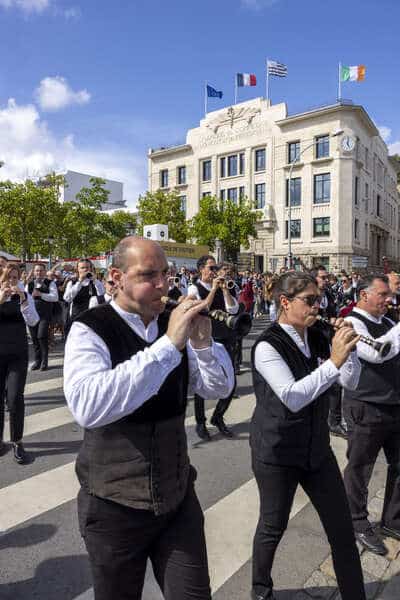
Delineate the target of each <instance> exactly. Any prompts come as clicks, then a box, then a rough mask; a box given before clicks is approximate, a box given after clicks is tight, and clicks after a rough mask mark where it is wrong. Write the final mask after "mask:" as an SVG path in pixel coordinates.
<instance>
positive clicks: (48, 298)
mask: <svg viewBox="0 0 400 600" xmlns="http://www.w3.org/2000/svg"><path fill="white" fill-rule="evenodd" d="M34 281H35V282H37V283H41V281H40V280H37V279H35V280H34ZM33 289H35V288H33ZM25 292H26V293H27V294H29V284H27V285H26V286H25ZM40 299H41V300H44V301H45V302H58V290H57V286H56V284H55V282H54V281H50V284H49V293H48V294H46V293H44V292H40Z"/></svg>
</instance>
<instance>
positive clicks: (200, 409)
mask: <svg viewBox="0 0 400 600" xmlns="http://www.w3.org/2000/svg"><path fill="white" fill-rule="evenodd" d="M215 341H216V342H218V343H220V344H223V345H224V347H225V349H226V351H227V352H228V354H229V358H230V359H231V362H232V365H233V366H234V354H235V341H234V340H229V341H228V340H215ZM235 388H236V377H235V385H234V386H233V390H232V391H231V393H230V394H229V396H227V397H226V398H221V399H220V400H218V402H217V405H216V407H215V409H214V414H213V417H216V418H218V417H223V416H224V414H225V413H226V411H227V410H228V408H229V405H230V403H231V402H232V398H233V394H234V393H235ZM194 416H195V419H196V423H205V422H206V411H205V406H204V398H202V397H201V396H199V395H198V394H195V395H194Z"/></svg>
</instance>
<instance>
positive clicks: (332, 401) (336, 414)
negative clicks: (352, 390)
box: [327, 383, 342, 425]
mask: <svg viewBox="0 0 400 600" xmlns="http://www.w3.org/2000/svg"><path fill="white" fill-rule="evenodd" d="M327 393H328V394H329V418H328V421H329V425H340V424H341V422H342V387H341V386H340V385H339V384H338V383H334V384H333V385H332V386H331V387H330V388H329V390H328V392H327Z"/></svg>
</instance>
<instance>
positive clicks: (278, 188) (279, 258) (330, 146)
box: [148, 98, 400, 271]
mask: <svg viewBox="0 0 400 600" xmlns="http://www.w3.org/2000/svg"><path fill="white" fill-rule="evenodd" d="M148 178H149V180H148V188H149V190H150V191H155V190H156V189H163V190H165V191H168V190H172V189H176V190H177V191H178V192H179V193H180V195H181V198H182V205H183V207H184V208H185V210H186V214H187V218H191V217H192V216H193V215H195V214H196V212H197V211H198V207H199V201H200V199H201V198H202V197H203V196H207V195H210V194H211V195H215V196H217V197H220V198H222V199H224V198H230V199H232V200H233V201H235V202H237V201H238V199H239V198H240V197H241V196H246V197H248V198H250V199H251V200H252V202H253V203H254V207H255V209H259V210H260V211H262V219H261V220H260V221H259V223H258V237H257V239H254V240H251V244H250V249H249V250H248V251H245V252H242V253H241V256H240V262H241V265H242V267H244V266H252V267H255V268H257V269H259V270H276V269H279V268H280V267H281V266H283V265H284V264H286V260H287V255H288V250H289V248H288V246H289V241H288V237H289V236H288V232H289V226H288V220H289V214H288V212H289V210H288V190H289V183H288V182H289V178H290V181H291V184H290V196H291V206H292V210H291V217H290V222H291V227H290V231H291V236H290V237H291V250H292V255H293V257H294V259H293V260H294V263H295V264H300V262H303V263H304V264H305V265H306V266H307V267H310V266H312V265H313V264H319V263H324V264H326V265H327V266H328V267H329V268H330V269H331V270H335V271H336V270H339V269H341V268H345V269H348V270H351V269H353V268H358V269H360V268H367V267H368V268H381V267H382V266H383V260H384V257H386V262H388V263H389V265H390V266H392V267H395V268H397V267H398V263H399V259H400V238H399V195H398V192H397V166H396V162H395V161H393V159H391V158H390V157H389V156H388V149H387V146H386V144H385V143H384V141H383V140H382V138H381V137H380V135H379V131H378V130H377V128H376V126H375V125H374V123H373V121H372V120H371V118H370V117H369V116H368V114H367V112H366V111H365V109H364V108H363V107H362V106H357V105H354V104H352V103H349V102H346V103H337V104H334V105H331V106H323V107H320V108H316V109H314V110H310V111H307V112H304V113H300V114H295V115H291V116H288V113H287V107H286V104H284V103H281V104H276V105H271V104H270V103H269V101H267V100H265V99H263V98H256V99H254V100H250V101H248V102H242V103H240V104H236V105H235V106H231V107H229V108H224V109H221V110H218V111H214V112H210V113H208V114H207V115H206V117H205V118H204V119H202V120H201V122H200V126H199V127H196V128H194V129H190V130H189V131H188V132H187V136H186V143H185V144H183V145H178V146H173V147H167V148H159V149H151V150H150V151H149V154H148Z"/></svg>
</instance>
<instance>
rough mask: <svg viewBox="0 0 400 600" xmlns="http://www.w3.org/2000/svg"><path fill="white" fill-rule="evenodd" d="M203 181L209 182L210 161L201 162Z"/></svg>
mask: <svg viewBox="0 0 400 600" xmlns="http://www.w3.org/2000/svg"><path fill="white" fill-rule="evenodd" d="M203 181H211V160H203Z"/></svg>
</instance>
